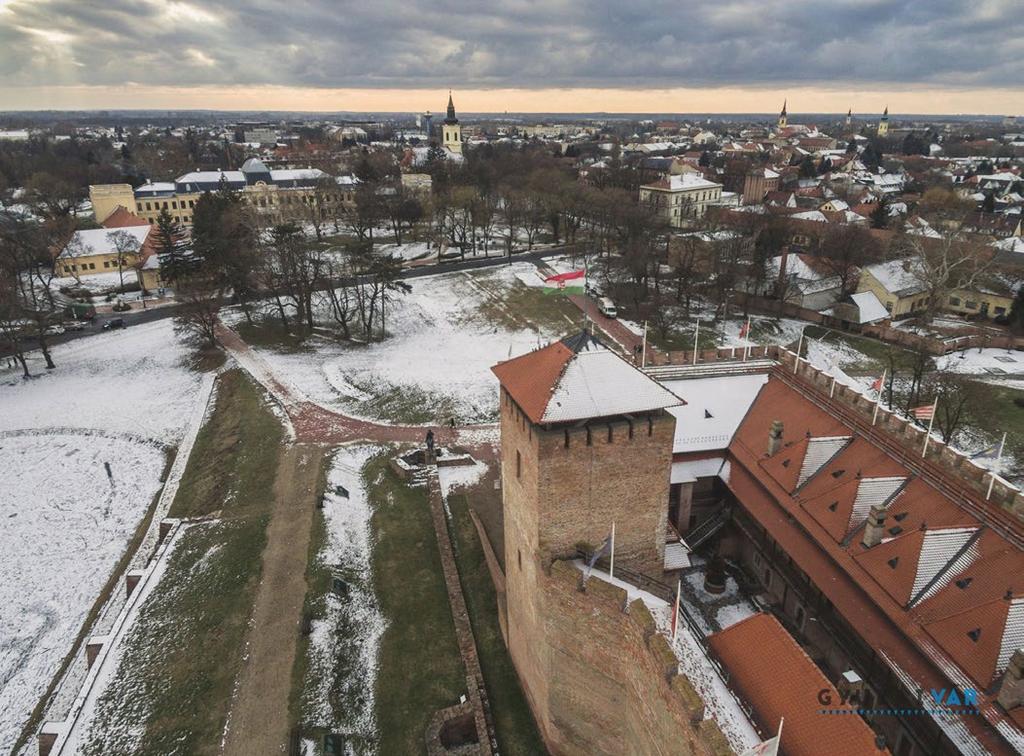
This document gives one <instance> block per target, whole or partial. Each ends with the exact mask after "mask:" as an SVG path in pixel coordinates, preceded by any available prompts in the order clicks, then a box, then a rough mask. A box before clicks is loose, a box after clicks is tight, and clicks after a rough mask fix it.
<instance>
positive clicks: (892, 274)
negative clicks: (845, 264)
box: [857, 257, 928, 318]
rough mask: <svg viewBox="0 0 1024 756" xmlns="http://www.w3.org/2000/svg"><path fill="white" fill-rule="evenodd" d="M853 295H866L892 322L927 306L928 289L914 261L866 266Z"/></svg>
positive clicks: (907, 259) (910, 259)
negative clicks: (870, 295)
mask: <svg viewBox="0 0 1024 756" xmlns="http://www.w3.org/2000/svg"><path fill="white" fill-rule="evenodd" d="M857 291H858V292H860V291H870V292H872V293H873V294H874V295H875V296H876V297H878V301H879V302H881V303H882V304H883V305H884V306H885V309H886V310H888V311H889V315H890V316H892V317H893V318H900V317H907V316H909V315H911V314H913V313H915V312H919V311H921V310H924V309H925V308H926V307H927V306H928V287H927V286H926V285H925V284H924V281H923V280H922V276H921V275H919V266H918V263H917V262H916V261H915V260H914V258H910V257H907V258H903V259H901V260H889V261H888V262H882V263H875V264H874V265H868V266H866V267H864V268H862V269H861V271H860V281H859V282H858V284H857Z"/></svg>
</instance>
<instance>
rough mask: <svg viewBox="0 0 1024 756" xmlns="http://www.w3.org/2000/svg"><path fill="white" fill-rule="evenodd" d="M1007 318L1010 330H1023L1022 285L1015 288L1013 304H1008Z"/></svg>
mask: <svg viewBox="0 0 1024 756" xmlns="http://www.w3.org/2000/svg"><path fill="white" fill-rule="evenodd" d="M1008 320H1009V326H1010V329H1011V330H1013V331H1015V332H1017V333H1020V332H1022V331H1024V286H1021V287H1020V288H1019V289H1017V294H1016V295H1015V296H1014V298H1013V304H1012V305H1010V315H1009V318H1008Z"/></svg>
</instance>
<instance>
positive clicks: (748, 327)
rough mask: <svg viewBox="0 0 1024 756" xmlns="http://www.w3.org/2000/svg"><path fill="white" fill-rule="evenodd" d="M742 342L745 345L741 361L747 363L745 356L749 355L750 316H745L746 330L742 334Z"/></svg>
mask: <svg viewBox="0 0 1024 756" xmlns="http://www.w3.org/2000/svg"><path fill="white" fill-rule="evenodd" d="M743 340H744V341H746V342H747V343H746V344H744V345H743V361H744V362H746V361H747V356H748V355H749V354H750V346H749V345H750V316H749V315H747V329H746V331H744V332H743Z"/></svg>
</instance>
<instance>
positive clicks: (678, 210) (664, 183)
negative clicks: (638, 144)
mask: <svg viewBox="0 0 1024 756" xmlns="http://www.w3.org/2000/svg"><path fill="white" fill-rule="evenodd" d="M721 199H722V185H721V184H716V183H715V182H714V181H708V180H707V179H706V178H704V177H703V176H701V175H699V174H696V173H680V174H677V175H670V176H666V177H665V178H663V179H660V180H658V181H655V182H653V183H650V184H644V185H642V186H641V187H640V202H642V203H645V204H647V205H650V206H651V207H653V208H654V209H655V210H656V211H657V212H658V214H659V215H661V216H662V217H663V218H664V219H665V221H667V222H668V223H669V225H672V226H675V227H677V228H678V227H683V226H685V225H686V224H687V222H688V221H690V220H693V219H695V218H700V217H702V216H703V215H704V213H705V212H707V209H708V207H710V206H712V205H716V204H718V203H719V202H720V201H721Z"/></svg>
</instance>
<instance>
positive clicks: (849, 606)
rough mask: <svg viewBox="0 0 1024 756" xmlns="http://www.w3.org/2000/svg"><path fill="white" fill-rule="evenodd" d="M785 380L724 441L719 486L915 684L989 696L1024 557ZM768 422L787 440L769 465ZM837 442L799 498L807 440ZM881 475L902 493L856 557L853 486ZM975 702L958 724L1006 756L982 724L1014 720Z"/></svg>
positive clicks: (1018, 617)
mask: <svg viewBox="0 0 1024 756" xmlns="http://www.w3.org/2000/svg"><path fill="white" fill-rule="evenodd" d="M784 377H785V380H783V374H782V373H777V374H776V375H773V376H772V377H771V379H770V380H769V381H768V383H767V384H766V385H765V386H764V387H763V388H762V389H761V392H760V393H759V394H758V396H757V399H756V400H755V401H754V403H753V405H751V408H750V411H749V412H748V413H747V415H746V417H745V418H744V421H743V422H742V423H741V424H740V427H739V428H738V430H737V432H736V434H735V436H734V438H733V441H732V444H731V445H730V448H729V451H730V455H731V458H732V460H733V462H734V464H733V465H732V469H731V473H730V477H729V480H728V485H729V488H730V489H731V490H732V491H733V493H734V495H735V496H736V498H737V499H738V501H739V502H740V504H741V505H742V506H743V508H744V509H745V510H746V511H747V512H748V513H749V514H750V515H751V516H752V517H754V519H755V520H756V521H757V522H758V523H760V524H761V525H762V526H763V527H764V528H765V529H766V531H767V533H768V535H769V536H771V538H772V539H774V540H775V541H776V542H777V543H778V544H779V546H780V547H781V549H782V550H783V551H784V552H785V553H786V554H788V555H789V556H790V557H791V558H792V560H793V562H794V563H795V564H796V565H797V566H798V567H799V568H800V569H801V570H802V571H803V572H805V573H807V574H808V575H809V576H811V578H812V580H813V582H814V584H815V585H816V586H817V587H818V588H819V589H820V590H821V591H822V592H823V593H824V594H825V596H826V597H827V598H828V599H829V601H830V602H832V604H833V605H834V606H835V609H836V611H837V612H838V614H839V615H840V616H842V617H843V618H844V620H845V621H846V622H847V623H848V624H849V625H850V626H851V627H854V628H856V629H857V632H858V633H859V634H860V635H861V636H862V637H863V638H865V639H870V642H871V645H872V647H873V648H875V649H876V650H877V651H879V652H881V653H882V654H884V655H885V657H886V658H888V659H890V660H892V661H893V662H894V663H896V664H897V665H898V666H899V668H900V669H901V670H902V671H903V672H905V673H906V675H907V676H909V678H911V679H912V680H913V681H914V683H915V684H916V685H920V686H921V687H923V688H924V689H926V690H927V689H929V688H930V687H932V686H934V687H936V688H942V687H949V686H950V684H951V683H953V684H956V685H957V686H959V687H964V686H973V687H975V688H977V689H978V690H979V691H986V690H989V689H990V685H991V683H992V682H993V680H994V679H996V678H997V677H998V675H999V674H1001V672H1002V666H1000V665H1001V664H1005V658H1006V655H1007V654H1006V650H1007V648H1010V647H1011V646H1012V647H1013V648H1016V647H1017V646H1020V645H1024V621H1022V616H1024V606H1022V607H1020V608H1019V609H1016V610H1014V611H1012V612H1011V611H1009V610H1008V609H1007V608H1006V607H1007V606H1009V604H1010V602H1009V601H1008V600H1006V599H1005V596H1006V594H1007V591H1010V593H1011V595H1012V596H1013V597H1024V551H1022V550H1021V549H1020V548H1018V547H1016V546H1015V545H1014V543H1013V542H1012V541H1010V540H1007V538H1006V537H1004V536H1003V535H1000V533H999V532H996V531H995V530H992V529H989V528H988V527H987V526H985V525H984V524H983V523H982V522H981V521H980V520H978V519H977V518H976V517H975V516H974V515H972V514H971V513H970V512H968V511H967V510H965V509H963V508H962V507H961V506H959V505H958V504H957V503H955V502H954V501H953V500H951V499H950V498H948V497H947V496H946V495H945V494H944V493H942V492H940V490H938V489H937V488H935V487H934V486H933V485H932V484H931V483H930V482H928V480H926V479H924V478H921V477H916V476H915V472H914V471H913V470H911V469H909V468H907V467H905V466H904V465H903V464H902V463H900V462H898V461H897V460H896V459H894V458H893V457H892V456H891V455H890V454H889V453H888V451H886V450H885V449H884V448H882V447H880V446H878V445H877V444H876V442H875V441H873V440H871V439H870V438H868V437H865V436H863V435H861V434H860V433H857V432H856V429H854V428H851V427H850V426H849V425H847V424H846V423H845V422H843V421H841V420H839V419H838V418H837V417H835V416H834V414H833V413H832V412H830V411H829V409H828V405H829V401H828V400H827V398H824V397H823V398H821V399H820V401H819V400H818V399H817V398H814V399H812V397H811V396H804V395H802V394H801V393H800V392H798V391H797V390H796V389H795V388H793V387H792V386H790V385H788V381H789V380H791V378H790V376H789V375H788V374H785V376H784ZM776 419H783V420H784V422H785V428H784V441H785V440H786V439H789V440H788V441H785V444H784V446H783V448H782V449H781V450H780V451H778V452H777V453H776V454H774V455H772V456H771V457H769V456H768V455H767V453H766V451H767V448H766V446H767V440H768V429H769V427H770V426H771V423H772V421H773V420H776ZM844 435H854V436H855V438H854V441H853V442H852V443H850V444H848V445H847V446H845V447H843V449H842V450H841V451H840V452H839V453H837V454H836V455H835V456H834V457H833V458H832V459H830V460H829V461H828V462H826V463H825V464H824V465H823V466H822V467H821V468H820V469H819V472H818V473H817V474H816V475H814V476H813V477H811V478H810V479H809V480H808V481H807V482H806V483H805V484H804V486H803V487H801V488H799V489H798V488H797V486H796V479H797V474H798V471H799V469H800V467H801V465H802V463H803V458H804V454H805V453H806V450H807V447H808V440H809V439H810V438H820V437H823V436H844ZM794 439H795V440H794ZM787 460H788V464H786V465H785V466H784V465H783V463H784V462H786V461H787ZM840 470H842V471H843V472H842V473H841V474H839V471H840ZM834 473H835V474H834ZM851 476H852V477H851ZM884 477H905V478H907V483H906V484H905V485H904V487H903V488H902V489H901V490H900V492H899V493H898V494H897V495H896V496H895V497H892V498H891V506H890V509H889V512H888V515H887V518H886V522H885V527H886V533H885V536H884V539H883V542H882V543H880V544H879V545H877V546H874V547H872V548H865V547H864V546H863V545H862V543H861V533H862V530H861V529H855V530H854V531H853V532H852V533H851V531H850V530H849V526H850V522H851V511H852V504H853V499H854V497H855V496H856V488H857V486H859V485H860V482H861V481H863V480H866V479H872V478H884ZM833 503H835V509H834V510H831V509H830V506H831V505H832V504H833ZM897 517H898V518H899V519H897ZM1004 526H1005V525H1001V526H1000V527H1004ZM897 527H898V528H899V529H898V530H896V531H895V532H892V531H890V528H893V529H895V528H897ZM1012 527H1015V528H1016V527H1018V526H1017V525H1012ZM964 528H966V531H961V533H960V534H959V535H958V534H957V532H956V531H957V530H958V529H964ZM979 528H980V530H979ZM1018 530H1019V528H1018ZM967 536H970V537H969V538H968V537H967ZM926 540H927V541H928V550H927V553H926V551H925V549H924V544H925V542H926ZM922 560H926V561H924V562H923V561H922ZM919 567H920V570H919ZM967 578H969V579H967ZM928 586H930V588H928V590H925V588H926V587H928ZM915 599H916V600H915ZM968 618H970V619H968ZM967 624H971V627H967V626H966V625H967ZM975 631H978V632H975ZM968 632H971V633H972V635H974V636H976V637H971V636H969V635H968ZM980 700H981V707H980V708H981V709H982V714H983V717H965V718H963V723H964V727H966V728H967V729H968V730H970V732H971V734H972V735H973V736H974V737H975V738H977V739H978V740H979V741H980V742H981V743H983V744H984V746H985V748H987V749H988V750H989V751H992V752H1005V751H1006V750H1007V748H1006V742H1005V741H1003V740H1002V739H1001V738H999V737H997V735H996V732H995V730H994V729H992V728H990V727H986V726H985V720H988V722H989V723H990V724H993V725H994V724H996V723H1000V726H1003V727H1011V728H1012V729H1014V730H1016V729H1017V728H1016V726H1015V725H1013V724H1012V722H1013V721H1014V720H1013V719H1012V718H1010V717H1007V716H1006V715H1005V714H1004V713H1003V712H1002V710H1001V709H1000V708H998V707H997V706H995V705H994V704H993V703H992V700H991V698H989V697H988V696H987V695H986V694H982V695H981V696H980Z"/></svg>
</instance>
